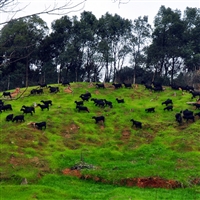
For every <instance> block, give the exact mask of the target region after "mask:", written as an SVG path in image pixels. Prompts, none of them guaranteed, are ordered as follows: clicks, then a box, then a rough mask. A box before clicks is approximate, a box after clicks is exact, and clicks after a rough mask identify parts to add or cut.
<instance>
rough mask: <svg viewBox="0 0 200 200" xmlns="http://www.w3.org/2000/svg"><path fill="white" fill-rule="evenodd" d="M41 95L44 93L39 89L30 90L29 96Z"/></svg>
mask: <svg viewBox="0 0 200 200" xmlns="http://www.w3.org/2000/svg"><path fill="white" fill-rule="evenodd" d="M43 93H44V91H43V89H42V88H40V89H32V90H31V94H43Z"/></svg>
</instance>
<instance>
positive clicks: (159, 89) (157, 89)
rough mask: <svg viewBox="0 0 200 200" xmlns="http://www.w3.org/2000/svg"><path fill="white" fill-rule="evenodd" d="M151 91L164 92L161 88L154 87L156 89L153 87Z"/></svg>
mask: <svg viewBox="0 0 200 200" xmlns="http://www.w3.org/2000/svg"><path fill="white" fill-rule="evenodd" d="M153 91H154V92H161V91H164V90H163V87H162V86H156V87H153Z"/></svg>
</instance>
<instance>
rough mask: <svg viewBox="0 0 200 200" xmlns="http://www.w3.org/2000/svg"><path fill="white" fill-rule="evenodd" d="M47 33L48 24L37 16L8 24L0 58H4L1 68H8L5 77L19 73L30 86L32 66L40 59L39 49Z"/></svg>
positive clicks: (1, 44) (1, 37) (3, 30)
mask: <svg viewBox="0 0 200 200" xmlns="http://www.w3.org/2000/svg"><path fill="white" fill-rule="evenodd" d="M47 33H48V28H47V26H46V23H45V22H44V21H43V20H42V19H41V18H40V17H38V16H36V15H34V16H31V17H28V18H23V19H19V20H14V21H10V22H9V23H8V24H6V25H5V26H4V27H3V28H2V29H1V35H0V47H1V48H0V49H1V50H0V57H3V58H4V59H3V60H2V62H1V64H0V66H1V67H3V66H6V68H4V73H5V75H8V74H10V73H11V72H16V71H18V72H19V73H21V74H22V76H23V77H21V78H22V79H24V83H25V86H28V79H29V72H30V70H31V66H32V64H34V63H35V62H36V61H37V59H38V57H37V52H38V48H39V46H40V43H41V41H42V40H43V39H44V37H45V35H46V34H47ZM1 69H2V68H1ZM23 71H24V73H23Z"/></svg>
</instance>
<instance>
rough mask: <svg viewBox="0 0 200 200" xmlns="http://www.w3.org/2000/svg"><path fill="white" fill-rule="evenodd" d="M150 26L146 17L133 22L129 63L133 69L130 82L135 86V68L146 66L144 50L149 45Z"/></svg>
mask: <svg viewBox="0 0 200 200" xmlns="http://www.w3.org/2000/svg"><path fill="white" fill-rule="evenodd" d="M151 31H152V29H151V25H150V24H149V23H148V17H147V16H144V17H143V18H142V17H138V19H135V20H134V21H133V27H132V35H131V39H130V42H129V48H130V50H131V51H130V56H131V58H130V62H131V66H132V68H133V76H132V79H133V80H132V82H133V83H134V84H135V81H136V71H137V68H139V67H142V66H145V64H146V49H147V47H148V45H149V43H150V37H151Z"/></svg>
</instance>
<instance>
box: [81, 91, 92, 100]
mask: <svg viewBox="0 0 200 200" xmlns="http://www.w3.org/2000/svg"><path fill="white" fill-rule="evenodd" d="M79 97H80V98H81V99H82V100H83V101H89V99H90V97H91V93H89V92H88V93H85V94H81V95H80V96H79Z"/></svg>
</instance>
